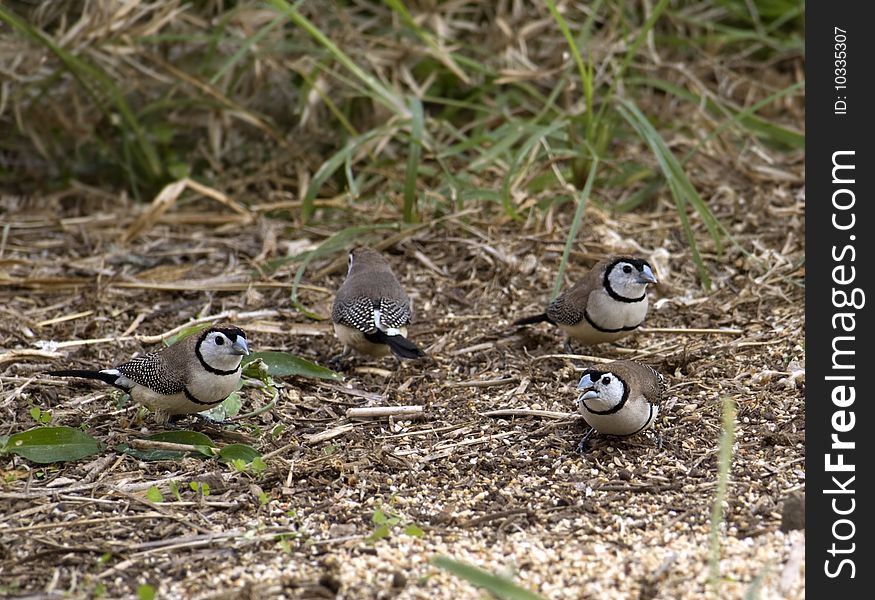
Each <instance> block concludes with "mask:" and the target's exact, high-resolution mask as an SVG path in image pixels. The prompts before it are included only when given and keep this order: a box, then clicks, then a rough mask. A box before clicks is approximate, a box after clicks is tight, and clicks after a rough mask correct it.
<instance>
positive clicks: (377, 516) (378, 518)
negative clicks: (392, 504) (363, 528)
mask: <svg viewBox="0 0 875 600" xmlns="http://www.w3.org/2000/svg"><path fill="white" fill-rule="evenodd" d="M388 520H389V517H387V516H386V513H384V512H383V511H382V510H380V509H379V508H378V509H377V510H375V511H374V514H373V516H371V521H373V522H374V523H376V524H377V525H383V524H384V523H386V522H387V521H388Z"/></svg>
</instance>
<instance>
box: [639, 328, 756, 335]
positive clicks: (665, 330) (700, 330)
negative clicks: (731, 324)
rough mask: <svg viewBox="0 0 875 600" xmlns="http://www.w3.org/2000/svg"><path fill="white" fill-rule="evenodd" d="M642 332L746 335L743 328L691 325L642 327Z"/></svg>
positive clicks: (640, 329)
mask: <svg viewBox="0 0 875 600" xmlns="http://www.w3.org/2000/svg"><path fill="white" fill-rule="evenodd" d="M638 331H640V332H641V333H689V334H708V333H717V334H722V335H744V330H742V329H710V328H697V327H691V328H689V329H685V328H683V327H640V328H639V329H638Z"/></svg>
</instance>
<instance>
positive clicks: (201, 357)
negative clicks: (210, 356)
mask: <svg viewBox="0 0 875 600" xmlns="http://www.w3.org/2000/svg"><path fill="white" fill-rule="evenodd" d="M205 339H206V337H202V338H201V339H199V340H198V341H197V345H196V346H195V347H194V353H195V355H197V359H198V361H199V362H200V363H201V366H202V367H203V368H204V369H206V371H207V372H209V373H212V374H213V375H233V374H234V373H236V372H237V371H239V370H240V365H237V368H236V369H230V370H228V371H223V370H222V369H217V368H215V367H212V366H210V365H208V364H207V361H206V360H204V355H203V354H201V344H203V343H204V340H205Z"/></svg>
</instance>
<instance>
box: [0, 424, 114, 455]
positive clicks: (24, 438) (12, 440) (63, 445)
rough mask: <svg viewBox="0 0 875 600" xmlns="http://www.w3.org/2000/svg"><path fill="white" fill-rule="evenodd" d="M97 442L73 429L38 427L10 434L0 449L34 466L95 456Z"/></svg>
mask: <svg viewBox="0 0 875 600" xmlns="http://www.w3.org/2000/svg"><path fill="white" fill-rule="evenodd" d="M98 450H99V446H98V443H97V440H96V439H94V438H93V437H91V436H90V435H88V434H87V433H85V432H84V431H82V430H80V429H74V428H73V427H38V428H36V429H30V430H28V431H22V432H19V433H13V434H12V435H10V436H9V439H8V440H6V444H5V445H4V446H3V447H2V448H0V454H4V453H6V452H12V453H13V454H17V455H19V456H21V457H22V458H26V459H28V460H31V461H33V462H36V463H52V462H59V461H69V460H79V459H80V458H84V457H86V456H91V455H92V454H97V452H98Z"/></svg>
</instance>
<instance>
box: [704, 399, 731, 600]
mask: <svg viewBox="0 0 875 600" xmlns="http://www.w3.org/2000/svg"><path fill="white" fill-rule="evenodd" d="M734 443H735V403H734V402H733V401H732V400H730V399H728V398H726V399H724V400H723V434H722V435H721V436H720V451H719V454H718V457H717V492H716V494H715V497H714V505H713V507H712V509H711V527H710V557H709V572H710V575H709V582H710V585H711V592H712V596H713V597H714V598H719V597H720V594H719V590H718V587H719V584H720V525H721V523H723V502H724V501H725V500H726V488H727V485H728V482H729V470H730V468H731V466H732V445H733V444H734Z"/></svg>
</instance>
